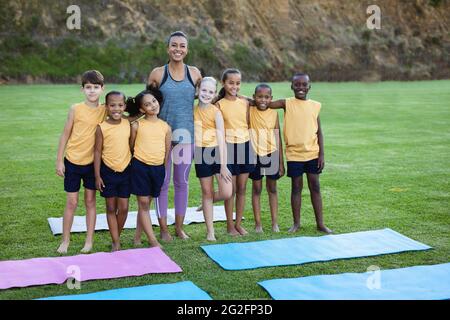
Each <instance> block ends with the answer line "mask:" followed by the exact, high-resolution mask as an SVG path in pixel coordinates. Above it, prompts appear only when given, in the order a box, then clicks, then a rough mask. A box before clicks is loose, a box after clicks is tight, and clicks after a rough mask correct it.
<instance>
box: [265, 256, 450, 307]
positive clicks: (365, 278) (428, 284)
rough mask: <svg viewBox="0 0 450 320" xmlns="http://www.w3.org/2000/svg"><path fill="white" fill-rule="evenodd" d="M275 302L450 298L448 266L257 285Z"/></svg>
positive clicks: (283, 280)
mask: <svg viewBox="0 0 450 320" xmlns="http://www.w3.org/2000/svg"><path fill="white" fill-rule="evenodd" d="M258 284H259V285H260V286H262V287H263V288H264V289H266V290H267V292H268V293H269V294H270V296H271V297H272V298H273V299H277V300H437V299H450V263H444V264H437V265H432V266H416V267H409V268H402V269H392V270H381V271H372V272H365V273H343V274H337V275H321V276H312V277H303V278H293V279H275V280H267V281H262V282H259V283H258Z"/></svg>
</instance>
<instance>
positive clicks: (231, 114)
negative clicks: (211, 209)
mask: <svg viewBox="0 0 450 320" xmlns="http://www.w3.org/2000/svg"><path fill="white" fill-rule="evenodd" d="M222 85H223V88H222V89H221V90H220V92H219V97H218V99H219V101H217V103H216V105H217V106H218V108H219V109H220V111H221V112H222V115H223V119H224V126H225V137H226V142H227V158H228V159H227V162H228V168H229V170H230V172H231V174H232V175H233V194H232V197H231V198H230V199H228V200H225V212H226V215H227V231H228V234H230V235H232V236H237V235H246V234H247V233H248V232H247V231H246V230H245V229H244V228H243V227H242V217H243V214H244V209H245V190H246V187H247V180H248V176H249V173H250V172H252V171H253V170H254V168H255V166H254V160H255V159H254V153H253V150H252V148H251V147H250V134H249V104H248V101H247V100H245V99H242V98H240V97H239V96H238V92H239V89H240V86H241V73H240V71H239V70H237V69H227V70H225V71H224V72H223V74H222ZM235 198H236V220H235V222H234V223H233V209H234V201H235Z"/></svg>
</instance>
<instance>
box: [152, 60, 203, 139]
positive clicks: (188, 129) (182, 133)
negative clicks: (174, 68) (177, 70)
mask: <svg viewBox="0 0 450 320" xmlns="http://www.w3.org/2000/svg"><path fill="white" fill-rule="evenodd" d="M159 90H160V91H161V93H162V95H163V97H164V101H163V104H162V108H161V112H160V113H159V117H160V118H161V119H162V120H164V121H166V122H167V123H168V124H169V125H170V127H171V128H172V142H174V143H193V139H194V99H195V85H194V82H193V81H192V78H191V75H190V73H189V69H188V66H187V65H185V75H184V79H183V80H181V81H176V80H174V79H172V76H171V75H170V72H169V67H168V65H167V64H166V65H165V66H164V75H163V79H162V81H161V84H160V85H159Z"/></svg>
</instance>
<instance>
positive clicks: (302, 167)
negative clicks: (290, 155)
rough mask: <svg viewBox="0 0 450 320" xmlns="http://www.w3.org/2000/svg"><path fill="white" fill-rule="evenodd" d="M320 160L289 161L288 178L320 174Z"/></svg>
mask: <svg viewBox="0 0 450 320" xmlns="http://www.w3.org/2000/svg"><path fill="white" fill-rule="evenodd" d="M318 163H319V159H313V160H309V161H288V162H287V176H288V177H291V178H295V177H300V176H302V175H303V173H313V174H320V173H322V171H319V168H318V167H317V165H318Z"/></svg>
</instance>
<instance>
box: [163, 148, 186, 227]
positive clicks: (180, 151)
mask: <svg viewBox="0 0 450 320" xmlns="http://www.w3.org/2000/svg"><path fill="white" fill-rule="evenodd" d="M172 158H173V186H174V189H175V201H174V202H175V214H176V215H180V216H184V215H185V214H186V209H187V204H188V194H189V172H190V171H191V164H192V159H193V158H194V144H193V143H192V144H186V143H183V144H181V143H180V144H177V145H175V146H172V150H171V152H170V156H169V165H168V166H167V168H166V177H165V179H164V184H163V186H162V188H161V194H160V195H159V197H158V198H156V200H155V207H156V213H157V215H158V217H159V218H165V217H167V208H168V203H169V202H168V201H169V197H168V195H169V184H170V175H171V172H172Z"/></svg>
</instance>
